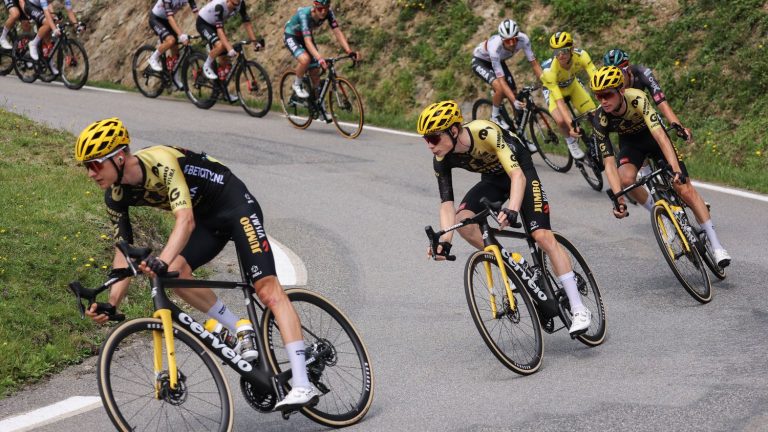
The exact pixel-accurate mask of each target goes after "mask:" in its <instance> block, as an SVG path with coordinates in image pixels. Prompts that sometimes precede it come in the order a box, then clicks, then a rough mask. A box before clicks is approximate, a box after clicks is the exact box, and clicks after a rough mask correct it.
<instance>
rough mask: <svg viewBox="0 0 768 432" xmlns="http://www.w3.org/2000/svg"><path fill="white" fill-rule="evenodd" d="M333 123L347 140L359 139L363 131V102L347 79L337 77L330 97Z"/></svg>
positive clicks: (329, 104)
mask: <svg viewBox="0 0 768 432" xmlns="http://www.w3.org/2000/svg"><path fill="white" fill-rule="evenodd" d="M328 108H329V109H330V114H331V117H332V118H333V123H334V124H335V125H336V129H338V131H339V132H340V133H341V134H342V135H343V136H344V137H346V138H357V137H358V136H359V135H360V133H361V132H362V130H363V119H364V113H363V101H362V100H361V99H360V95H359V94H358V93H357V90H355V87H354V86H353V85H352V83H350V82H349V81H348V80H347V79H346V78H341V77H337V78H336V83H335V85H331V90H330V94H329V96H328Z"/></svg>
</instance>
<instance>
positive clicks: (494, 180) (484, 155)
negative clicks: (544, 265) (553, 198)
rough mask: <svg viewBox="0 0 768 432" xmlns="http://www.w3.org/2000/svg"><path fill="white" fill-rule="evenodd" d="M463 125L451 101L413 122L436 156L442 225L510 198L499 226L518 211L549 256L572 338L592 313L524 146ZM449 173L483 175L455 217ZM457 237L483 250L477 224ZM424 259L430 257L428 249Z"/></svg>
mask: <svg viewBox="0 0 768 432" xmlns="http://www.w3.org/2000/svg"><path fill="white" fill-rule="evenodd" d="M463 120H464V119H463V117H462V115H461V111H460V110H459V106H458V104H456V102H454V101H450V100H449V101H442V102H437V103H434V104H432V105H430V106H428V107H427V108H425V109H424V111H422V113H421V115H420V116H419V120H418V123H417V128H416V129H417V131H418V133H419V135H422V136H423V137H424V140H426V142H427V147H428V148H429V150H430V151H431V152H432V154H434V155H435V157H434V160H433V165H434V170H435V176H437V184H438V187H439V189H440V199H441V201H442V204H441V205H440V226H441V227H442V228H443V229H445V228H447V227H449V226H451V225H454V224H455V223H456V221H457V220H463V219H466V218H471V217H473V216H474V215H476V214H477V213H479V212H480V211H482V210H483V206H482V204H480V198H482V197H486V198H487V199H489V200H490V201H493V202H498V201H506V200H507V199H509V203H508V205H507V208H504V209H502V210H501V212H500V213H499V221H498V222H499V224H500V225H501V227H502V228H504V227H506V226H508V225H511V224H513V223H515V221H516V220H517V217H518V212H521V213H522V214H523V217H524V220H525V222H526V223H527V224H528V227H527V228H528V230H529V231H530V233H531V236H532V237H533V239H534V240H536V243H538V245H539V246H540V247H541V248H542V249H543V250H544V251H545V252H546V253H547V255H549V256H550V258H551V260H552V266H553V267H554V270H555V273H556V274H557V275H558V279H559V280H560V282H561V283H562V284H563V287H564V288H565V293H566V294H567V296H568V301H569V302H570V305H571V312H573V324H572V325H571V328H570V329H568V331H569V332H570V333H576V332H579V331H581V330H584V329H587V328H589V324H590V322H591V317H592V313H591V312H590V311H589V309H587V308H586V307H585V306H584V304H583V303H582V301H581V295H580V294H579V290H578V287H577V285H576V279H575V276H574V273H573V270H572V268H571V263H570V262H569V260H568V257H567V256H566V255H565V253H564V252H563V250H562V248H561V247H560V244H559V243H558V242H557V240H555V236H554V235H553V234H552V231H551V228H550V223H549V202H548V201H547V195H546V193H545V192H544V189H543V188H542V187H541V181H540V180H539V175H538V174H537V173H536V168H534V166H533V161H532V160H531V155H530V153H529V152H528V150H526V149H525V144H523V142H522V141H521V140H520V139H519V138H518V137H517V136H516V135H514V134H511V133H510V132H508V131H506V130H504V129H502V128H501V127H499V125H497V124H496V123H494V122H491V121H489V120H475V121H472V122H469V123H467V124H462V122H463ZM453 168H463V169H465V170H467V171H471V172H476V173H481V177H480V182H479V183H478V184H476V185H475V186H474V187H472V189H470V190H469V192H467V194H466V195H465V196H464V199H463V200H462V201H461V204H460V205H459V210H458V212H457V211H456V209H455V207H454V197H453V182H452V178H451V170H452V169H453ZM459 234H460V235H461V236H462V237H464V239H465V240H466V241H467V242H469V243H470V244H471V245H472V246H474V247H476V248H478V249H482V248H483V239H482V235H481V233H480V228H479V227H478V226H477V225H468V226H465V227H463V228H460V229H459ZM452 238H453V232H449V233H446V234H445V235H444V236H443V237H442V238H441V239H440V240H441V241H440V244H439V246H438V247H437V254H438V256H436V257H435V258H436V259H438V260H444V259H445V256H447V255H448V254H449V252H450V249H451V240H452ZM427 254H428V255H430V256H431V254H432V250H431V248H430V249H429V250H428V252H427Z"/></svg>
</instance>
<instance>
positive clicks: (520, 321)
mask: <svg viewBox="0 0 768 432" xmlns="http://www.w3.org/2000/svg"><path fill="white" fill-rule="evenodd" d="M489 271H490V273H489ZM464 274H465V277H464V292H465V294H466V297H467V303H468V304H469V311H470V313H471V315H472V320H473V321H474V322H475V326H476V327H477V330H478V331H479V332H480V336H482V338H483V341H485V344H486V345H487V346H488V348H490V350H491V352H492V353H493V355H494V356H496V358H497V359H498V360H499V361H500V362H501V364H503V365H504V366H506V367H507V368H508V369H510V370H512V371H513V372H516V373H518V374H520V375H530V374H532V373H534V372H536V371H538V370H539V367H541V362H542V359H543V357H544V341H543V339H542V337H541V325H540V322H539V316H538V314H537V313H536V308H535V306H534V305H533V301H532V300H531V298H530V297H529V296H528V293H527V291H526V290H525V288H524V287H523V283H522V282H521V281H520V279H519V278H518V277H517V275H515V274H514V273H508V276H509V277H510V279H509V283H510V288H511V289H512V292H513V295H514V299H515V310H514V311H513V310H511V309H510V305H509V301H508V298H507V294H506V287H505V286H504V281H503V279H502V275H501V270H500V269H499V266H498V263H497V262H496V258H495V257H494V256H493V254H491V253H488V252H484V251H478V252H475V253H474V254H473V255H472V256H470V257H469V259H468V260H467V265H466V267H465V269H464ZM491 293H493V297H494V299H493V300H491ZM492 304H494V305H495V308H496V314H495V315H494V313H493V309H492V308H491V305H492Z"/></svg>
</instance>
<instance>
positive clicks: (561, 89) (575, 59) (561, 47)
mask: <svg viewBox="0 0 768 432" xmlns="http://www.w3.org/2000/svg"><path fill="white" fill-rule="evenodd" d="M549 46H550V48H552V49H553V50H554V53H553V59H552V61H551V62H548V63H547V64H548V66H547V67H545V68H544V70H543V72H542V74H541V82H542V84H543V85H544V88H545V89H546V91H545V92H544V98H545V99H546V101H547V104H548V106H549V112H550V114H552V117H553V118H554V119H555V121H556V122H557V124H558V126H560V131H561V132H562V133H563V135H564V136H565V142H566V143H567V144H568V150H569V151H570V152H571V155H572V156H573V158H574V159H582V158H584V152H583V151H582V150H581V148H580V147H579V143H578V137H579V133H580V132H579V131H578V130H575V129H574V128H573V126H572V125H571V121H572V120H573V118H572V117H571V112H570V111H569V110H568V107H567V106H566V102H565V98H566V97H569V98H570V102H571V107H572V108H573V111H574V112H575V113H576V114H581V113H584V112H587V111H591V110H594V109H595V108H596V106H595V103H594V102H593V101H592V98H591V97H589V93H587V91H586V90H585V89H584V87H583V86H582V85H581V82H580V81H579V80H578V79H577V74H578V73H579V72H581V71H585V72H587V75H589V77H590V78H592V75H594V73H595V70H597V68H595V65H594V64H593V63H592V59H591V58H590V57H589V53H587V52H586V51H584V50H582V49H580V48H574V47H573V38H572V37H571V35H570V33H568V32H564V31H563V32H557V33H555V34H553V35H552V37H551V38H550V39H549Z"/></svg>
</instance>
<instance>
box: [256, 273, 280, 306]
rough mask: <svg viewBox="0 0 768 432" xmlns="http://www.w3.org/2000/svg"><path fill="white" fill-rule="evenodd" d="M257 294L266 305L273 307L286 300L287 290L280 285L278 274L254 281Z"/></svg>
mask: <svg viewBox="0 0 768 432" xmlns="http://www.w3.org/2000/svg"><path fill="white" fill-rule="evenodd" d="M254 288H255V289H256V295H257V296H258V297H259V300H260V301H261V303H263V304H264V306H266V307H268V308H270V309H272V308H273V307H274V306H275V305H277V304H279V303H281V302H283V301H286V300H287V298H288V297H287V296H286V295H285V291H283V288H282V287H281V286H280V282H279V281H278V280H277V277H276V276H267V277H265V278H262V279H259V280H258V281H256V283H254Z"/></svg>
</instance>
